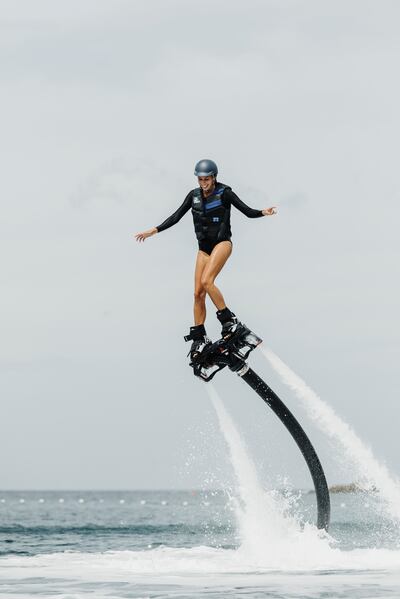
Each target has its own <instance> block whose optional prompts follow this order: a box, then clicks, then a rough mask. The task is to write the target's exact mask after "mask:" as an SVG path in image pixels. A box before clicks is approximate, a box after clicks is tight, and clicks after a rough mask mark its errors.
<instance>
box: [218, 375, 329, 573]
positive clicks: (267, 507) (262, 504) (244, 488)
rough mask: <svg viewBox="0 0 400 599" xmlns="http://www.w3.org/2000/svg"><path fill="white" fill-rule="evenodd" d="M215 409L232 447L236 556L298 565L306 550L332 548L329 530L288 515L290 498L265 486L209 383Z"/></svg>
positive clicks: (260, 563) (260, 562) (316, 552)
mask: <svg viewBox="0 0 400 599" xmlns="http://www.w3.org/2000/svg"><path fill="white" fill-rule="evenodd" d="M207 390H208V392H209V395H210V398H211V401H212V403H213V406H214V408H215V410H216V413H217V416H218V421H219V425H220V428H221V431H222V433H223V435H224V438H225V441H226V443H227V445H228V448H229V454H230V458H231V462H232V466H233V468H234V472H235V476H236V480H237V491H238V495H239V498H240V501H239V502H236V516H237V523H238V529H239V534H240V548H239V550H238V552H237V554H236V555H237V557H238V558H241V559H244V562H245V563H246V561H247V560H250V561H251V563H252V564H253V566H254V565H256V564H257V566H258V567H262V566H266V565H268V566H269V567H271V566H272V564H273V565H274V567H276V568H280V567H281V565H282V564H284V563H290V564H291V566H290V567H295V566H296V564H297V563H298V560H299V559H300V560H302V556H303V555H304V553H305V552H306V553H308V554H310V555H311V554H312V555H319V556H320V558H322V556H323V555H324V554H325V555H327V556H328V555H329V554H330V553H331V551H332V549H331V547H330V546H329V543H328V536H327V535H326V533H324V532H321V531H318V530H317V529H316V528H315V527H314V526H311V525H308V526H305V527H304V529H303V528H302V527H301V526H300V524H299V522H297V521H296V520H295V519H294V518H293V517H290V516H289V515H288V513H287V512H288V507H289V504H288V499H285V498H284V497H283V496H282V495H280V494H277V493H274V492H271V491H269V492H267V491H266V490H264V489H263V488H262V486H261V484H260V481H259V479H258V475H257V471H256V468H255V466H254V463H253V462H252V460H251V459H250V457H249V455H248V453H247V450H246V446H245V444H244V442H243V440H242V439H241V437H240V434H239V433H238V431H237V429H236V428H235V425H234V423H233V421H232V419H231V417H230V416H229V414H228V413H227V411H226V409H225V407H224V405H223V403H222V401H221V399H220V398H219V396H218V394H217V392H216V391H215V389H214V387H213V386H212V385H208V386H207Z"/></svg>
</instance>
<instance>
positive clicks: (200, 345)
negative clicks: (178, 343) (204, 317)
mask: <svg viewBox="0 0 400 599" xmlns="http://www.w3.org/2000/svg"><path fill="white" fill-rule="evenodd" d="M184 339H185V341H193V343H192V346H191V348H190V351H189V353H188V356H189V355H190V361H191V363H192V362H193V361H194V360H195V359H196V358H197V357H198V356H199V355H200V354H201V352H202V351H203V349H204V348H205V347H206V346H207V345H211V341H210V339H209V338H208V337H207V333H206V329H205V327H204V324H198V325H196V326H194V327H190V333H189V335H185V337H184Z"/></svg>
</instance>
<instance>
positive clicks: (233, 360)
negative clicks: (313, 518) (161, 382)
mask: <svg viewBox="0 0 400 599" xmlns="http://www.w3.org/2000/svg"><path fill="white" fill-rule="evenodd" d="M185 340H187V341H188V340H189V338H186V337H185ZM261 342H262V339H260V338H259V337H258V336H257V335H255V333H252V331H250V329H248V328H247V327H246V326H245V325H244V324H242V323H238V325H237V328H236V330H235V332H234V333H232V335H231V336H230V337H229V338H223V339H218V341H215V342H214V343H210V344H208V345H206V346H205V347H204V349H203V350H202V351H201V352H200V354H199V355H198V356H196V358H195V359H194V360H193V361H192V362H191V363H190V366H191V367H192V368H193V372H194V374H195V376H198V377H199V378H201V379H202V380H203V381H205V382H208V381H211V379H212V378H213V377H214V376H215V375H216V374H217V372H219V371H220V370H222V369H223V368H225V366H228V367H229V368H230V370H232V372H236V373H237V374H238V375H239V376H240V377H241V378H242V379H243V380H244V381H245V382H246V383H247V384H248V385H250V387H251V388H252V389H254V391H255V392H256V393H258V395H259V396H260V397H261V399H263V400H264V401H265V403H266V404H267V405H268V406H269V407H270V408H271V410H272V411H273V412H274V413H275V414H276V415H277V416H278V418H279V419H280V421H281V422H282V423H283V424H284V425H285V427H286V428H287V430H288V431H289V433H290V434H291V435H292V437H293V439H294V440H295V441H296V443H297V445H298V447H299V449H300V451H301V453H302V454H303V456H304V459H305V461H306V463H307V466H308V469H309V471H310V474H311V478H312V480H313V483H314V488H315V494H316V497H317V511H318V517H317V526H318V528H324V529H325V530H328V527H329V521H330V511H331V507H330V498H329V490H328V485H327V482H326V478H325V473H324V471H323V469H322V466H321V462H320V461H319V458H318V456H317V454H316V452H315V449H314V447H313V446H312V444H311V441H310V440H309V438H308V437H307V435H306V433H305V432H304V430H303V428H302V427H301V425H300V424H299V422H298V421H297V420H296V418H295V417H294V416H293V414H292V413H291V411H290V410H289V409H288V408H287V406H286V405H285V404H284V403H283V401H282V400H281V399H279V397H278V396H277V395H276V393H275V392H274V391H273V390H272V389H271V387H269V386H268V385H267V383H266V382H265V381H263V380H262V378H260V377H259V376H258V374H256V373H255V372H254V370H252V369H251V368H250V366H249V365H248V364H247V362H246V359H247V358H248V356H249V354H250V352H251V351H253V349H255V348H256V347H257V346H258V345H259V344H260V343H261Z"/></svg>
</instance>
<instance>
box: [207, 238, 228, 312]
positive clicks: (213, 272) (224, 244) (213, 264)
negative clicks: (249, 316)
mask: <svg viewBox="0 0 400 599" xmlns="http://www.w3.org/2000/svg"><path fill="white" fill-rule="evenodd" d="M199 253H200V252H199ZM231 253H232V243H231V242H230V241H221V242H220V243H218V244H217V245H216V246H215V247H214V249H213V251H212V252H211V255H210V257H209V259H208V260H207V262H206V264H205V266H204V269H203V271H202V273H203V274H202V276H201V278H200V284H201V286H202V288H203V289H204V290H205V291H206V292H207V293H208V295H209V296H210V298H211V300H212V302H213V303H214V305H215V307H216V308H217V310H223V309H224V308H226V304H225V300H224V298H223V296H222V293H221V292H220V290H219V289H218V287H216V286H215V285H214V281H215V279H216V277H217V275H218V274H219V272H220V271H221V269H222V267H223V266H224V264H225V262H226V261H227V260H228V258H229V256H230V255H231Z"/></svg>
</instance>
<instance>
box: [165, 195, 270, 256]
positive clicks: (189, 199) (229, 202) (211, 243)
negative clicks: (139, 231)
mask: <svg viewBox="0 0 400 599" xmlns="http://www.w3.org/2000/svg"><path fill="white" fill-rule="evenodd" d="M216 185H218V183H217V184H216ZM194 192H195V190H194V189H192V191H190V192H189V193H188V195H187V196H186V198H185V199H184V201H183V203H182V204H181V206H179V208H178V209H177V210H176V211H175V212H174V213H173V214H171V216H169V217H168V218H167V219H166V220H165V221H164V222H163V223H161V225H159V226H158V227H157V230H158V232H159V233H161V231H165V229H169V227H172V226H173V225H176V223H177V222H179V221H180V220H181V218H182V216H184V214H186V212H188V211H189V210H190V208H191V207H192V203H193V197H194V196H193V194H194ZM207 199H208V200H209V198H207ZM222 201H223V204H224V207H225V208H226V209H227V210H228V211H229V215H228V216H229V220H228V224H227V227H226V232H225V235H224V236H223V238H222V239H221V238H218V239H217V238H216V237H214V236H211V235H207V234H206V235H205V237H204V238H203V239H201V240H199V250H201V251H202V252H205V253H206V254H211V252H212V250H213V249H214V247H215V246H216V245H217V244H218V243H221V242H222V241H230V242H231V243H232V241H231V236H232V231H231V226H230V208H231V206H235V208H237V209H238V210H240V212H242V213H243V214H245V215H246V216H247V217H248V218H259V217H260V216H263V213H262V210H255V209H254V208H250V207H249V206H247V204H245V203H244V202H242V200H241V199H240V198H238V196H237V195H236V194H235V193H234V192H233V191H232V190H231V189H230V188H227V189H225V191H224V194H223V200H222Z"/></svg>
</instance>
